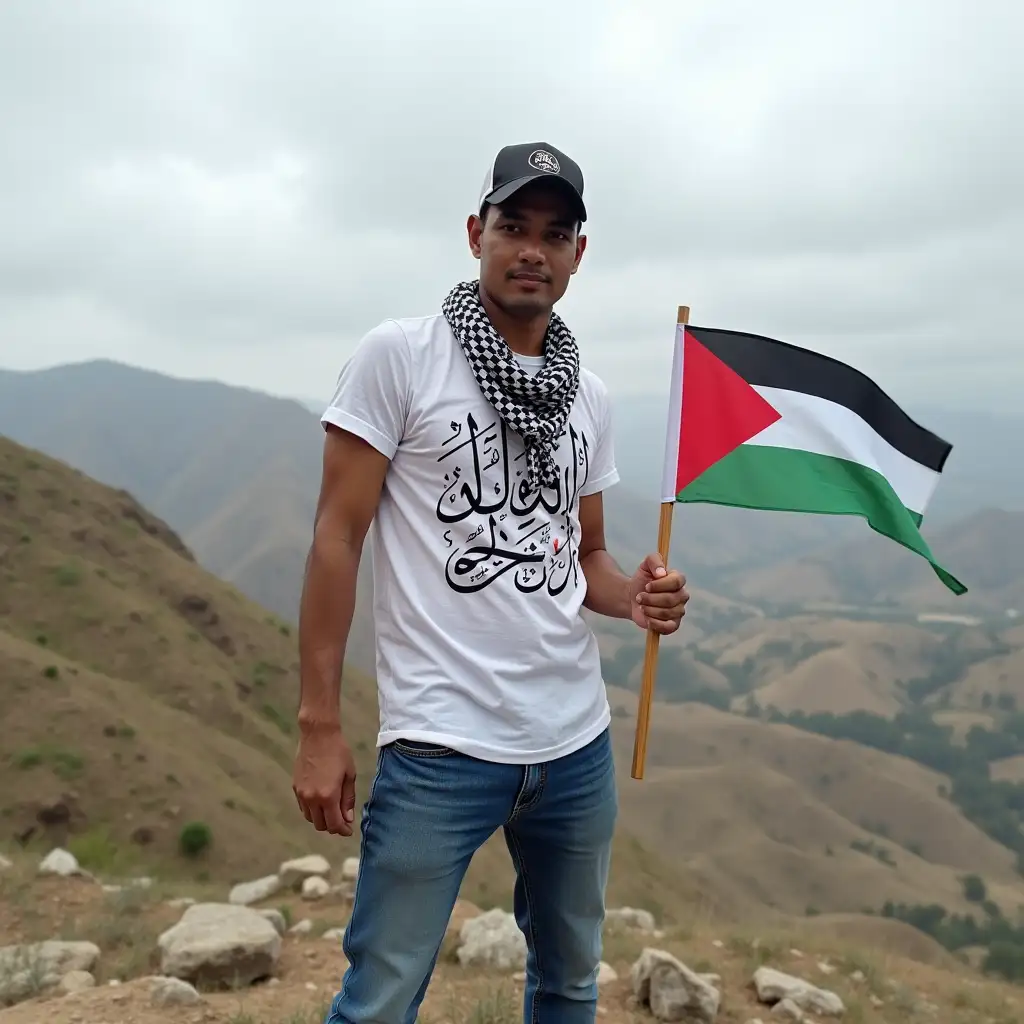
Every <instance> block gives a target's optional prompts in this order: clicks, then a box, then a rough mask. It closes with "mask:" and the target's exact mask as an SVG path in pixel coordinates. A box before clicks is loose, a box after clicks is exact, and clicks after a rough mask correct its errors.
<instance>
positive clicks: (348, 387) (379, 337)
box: [320, 320, 410, 459]
mask: <svg viewBox="0 0 1024 1024" xmlns="http://www.w3.org/2000/svg"><path fill="white" fill-rule="evenodd" d="M409 381H410V354H409V343H408V341H407V340H406V337H405V334H404V332H403V331H402V329H401V327H399V325H398V324H396V323H395V322H394V321H393V320H386V321H385V322H384V323H382V324H380V325H379V326H377V327H375V328H374V329H373V330H372V331H370V332H369V333H368V334H366V335H364V336H363V338H362V339H361V340H360V342H359V344H358V345H357V346H356V350H355V352H353V353H352V357H351V358H350V359H349V360H348V362H347V363H345V365H344V366H343V367H342V370H341V373H340V374H339V375H338V383H337V386H336V387H335V389H334V397H333V398H332V399H331V403H330V405H328V407H327V409H326V410H325V412H324V414H323V415H322V416H321V417H320V423H321V424H322V425H323V427H324V429H325V430H326V429H327V426H328V424H332V425H334V426H336V427H340V428H341V429H342V430H347V431H348V432H349V433H352V434H355V435H356V436H357V437H361V438H362V439H363V440H364V441H366V442H367V443H368V444H371V445H373V447H374V448H376V449H377V451H379V452H380V453H381V454H383V455H386V456H387V457H388V458H389V459H391V458H394V455H395V452H396V451H397V450H398V445H399V444H400V443H401V440H402V436H403V434H404V433H405V420H406V416H407V414H408V408H409V402H408V398H409Z"/></svg>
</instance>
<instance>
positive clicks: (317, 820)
mask: <svg viewBox="0 0 1024 1024" xmlns="http://www.w3.org/2000/svg"><path fill="white" fill-rule="evenodd" d="M309 810H310V813H311V814H312V815H313V817H312V818H311V819H310V820H311V821H312V823H313V828H315V829H316V830H317V832H326V831H327V822H326V821H325V820H324V809H323V807H322V806H321V805H320V804H319V803H318V802H317V803H313V804H310V807H309Z"/></svg>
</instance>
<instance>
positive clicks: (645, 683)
mask: <svg viewBox="0 0 1024 1024" xmlns="http://www.w3.org/2000/svg"><path fill="white" fill-rule="evenodd" d="M689 322H690V307H689V306H680V307H679V312H678V315H677V317H676V324H677V325H679V324H688V323H689ZM675 505H676V503H675V502H674V501H665V502H662V504H661V518H660V519H659V520H658V554H659V555H661V560H662V562H664V563H665V565H666V566H668V550H669V546H670V544H671V542H672V511H673V509H674V508H675ZM660 640H661V634H660V633H655V632H654V630H653V629H649V630H648V631H647V646H646V648H645V649H644V670H643V676H642V679H641V683H640V700H639V702H638V704H637V708H636V737H635V738H634V740H633V770H632V772H631V774H632V776H633V778H634V779H642V778H643V777H644V763H645V761H646V760H647V732H648V729H649V728H650V724H651V701H652V700H653V699H654V679H655V675H656V672H657V668H658V642H659V641H660Z"/></svg>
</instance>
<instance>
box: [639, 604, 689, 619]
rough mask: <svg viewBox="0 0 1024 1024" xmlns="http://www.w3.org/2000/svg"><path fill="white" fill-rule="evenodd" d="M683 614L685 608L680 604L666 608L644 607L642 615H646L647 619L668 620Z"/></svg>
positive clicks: (680, 616)
mask: <svg viewBox="0 0 1024 1024" xmlns="http://www.w3.org/2000/svg"><path fill="white" fill-rule="evenodd" d="M684 614H685V609H684V608H683V607H682V605H678V604H675V605H671V606H670V607H668V608H657V607H653V608H651V607H645V608H644V615H646V616H647V620H648V621H650V620H651V619H656V620H657V621H658V622H670V621H672V620H673V619H679V618H682V616H683V615H684Z"/></svg>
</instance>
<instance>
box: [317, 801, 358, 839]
mask: <svg viewBox="0 0 1024 1024" xmlns="http://www.w3.org/2000/svg"><path fill="white" fill-rule="evenodd" d="M323 810H324V824H325V826H326V827H327V831H328V832H330V833H331V834H332V835H336V836H348V835H351V834H352V829H351V828H350V827H349V825H348V822H346V821H345V817H344V815H343V814H342V813H341V804H340V803H337V802H335V801H333V800H332V801H329V802H328V803H325V804H324V808H323Z"/></svg>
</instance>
